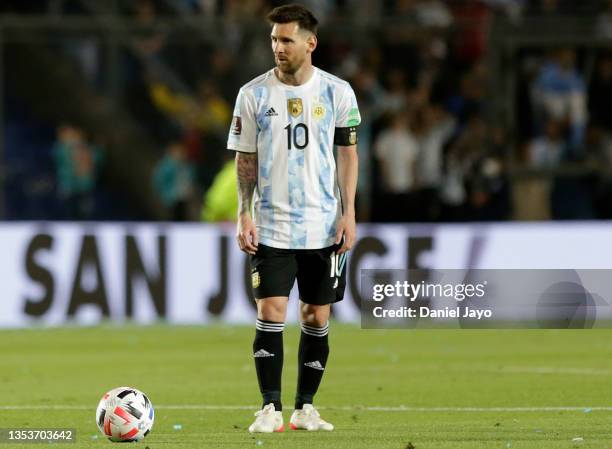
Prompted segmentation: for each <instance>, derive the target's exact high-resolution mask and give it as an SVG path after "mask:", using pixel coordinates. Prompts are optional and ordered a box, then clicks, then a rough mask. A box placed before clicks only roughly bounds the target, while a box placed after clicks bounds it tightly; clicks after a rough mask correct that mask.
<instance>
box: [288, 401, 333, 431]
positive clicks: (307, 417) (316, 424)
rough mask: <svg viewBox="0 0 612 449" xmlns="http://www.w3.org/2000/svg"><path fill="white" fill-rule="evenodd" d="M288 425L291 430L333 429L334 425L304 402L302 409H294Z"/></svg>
mask: <svg viewBox="0 0 612 449" xmlns="http://www.w3.org/2000/svg"><path fill="white" fill-rule="evenodd" d="M289 426H290V427H291V428H292V429H293V430H310V431H315V430H327V431H331V430H334V426H333V424H331V423H328V422H327V421H325V420H324V419H323V418H321V415H319V412H318V411H317V409H316V408H314V407H313V406H312V404H304V406H303V407H302V410H294V411H293V415H291V420H290V421H289Z"/></svg>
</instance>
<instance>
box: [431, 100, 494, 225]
mask: <svg viewBox="0 0 612 449" xmlns="http://www.w3.org/2000/svg"><path fill="white" fill-rule="evenodd" d="M487 138H488V133H487V124H486V122H485V121H484V118H483V117H482V116H481V115H480V113H478V112H472V113H471V114H470V116H469V118H468V120H467V124H466V126H465V130H464V132H463V134H461V135H460V136H459V138H458V139H457V140H456V141H455V143H454V144H453V145H452V146H451V147H450V149H449V150H448V154H447V156H446V161H445V162H446V164H445V165H446V170H445V176H444V179H443V183H442V189H441V200H442V219H443V220H445V221H464V220H467V219H469V198H468V190H467V183H468V178H469V176H470V173H471V171H472V170H473V167H474V165H475V163H476V162H477V161H478V160H479V159H480V158H481V157H482V156H483V152H484V151H485V148H486V147H487Z"/></svg>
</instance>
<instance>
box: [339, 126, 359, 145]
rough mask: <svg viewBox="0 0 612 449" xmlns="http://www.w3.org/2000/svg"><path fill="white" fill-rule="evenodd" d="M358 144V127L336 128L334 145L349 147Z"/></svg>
mask: <svg viewBox="0 0 612 449" xmlns="http://www.w3.org/2000/svg"><path fill="white" fill-rule="evenodd" d="M355 144H357V127H356V126H347V127H346V128H336V132H335V133H334V145H341V146H344V147H348V146H350V145H355Z"/></svg>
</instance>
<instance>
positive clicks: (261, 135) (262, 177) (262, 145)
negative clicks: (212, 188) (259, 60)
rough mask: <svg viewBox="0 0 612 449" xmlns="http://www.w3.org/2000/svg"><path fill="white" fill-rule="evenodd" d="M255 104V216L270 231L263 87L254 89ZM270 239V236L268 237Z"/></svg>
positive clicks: (269, 135) (269, 155) (265, 94)
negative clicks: (256, 166)
mask: <svg viewBox="0 0 612 449" xmlns="http://www.w3.org/2000/svg"><path fill="white" fill-rule="evenodd" d="M254 93H255V104H257V112H256V119H257V127H258V131H257V142H258V145H257V147H258V149H259V150H258V151H259V154H258V161H257V162H258V164H259V166H258V174H259V179H258V182H257V190H258V193H259V201H258V207H257V216H258V218H259V220H258V221H259V222H260V223H266V226H269V228H268V229H271V228H272V227H273V226H274V208H273V207H272V180H271V179H270V176H271V173H272V156H273V151H272V130H271V126H270V117H266V116H265V113H266V111H265V105H266V103H267V99H268V96H269V91H268V88H267V87H265V86H261V87H257V88H256V89H255V92H254ZM270 237H271V236H270Z"/></svg>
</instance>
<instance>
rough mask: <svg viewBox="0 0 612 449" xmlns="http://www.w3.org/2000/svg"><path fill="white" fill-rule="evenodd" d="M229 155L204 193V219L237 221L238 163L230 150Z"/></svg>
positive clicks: (210, 220) (209, 220)
mask: <svg viewBox="0 0 612 449" xmlns="http://www.w3.org/2000/svg"><path fill="white" fill-rule="evenodd" d="M228 154H229V156H226V159H227V160H226V162H225V165H223V168H222V169H221V171H220V172H219V173H217V176H215V179H214V180H213V182H212V185H211V186H210V188H209V189H208V191H207V192H206V194H205V195H204V204H203V206H202V216H201V218H202V221H207V222H220V221H231V222H235V221H236V218H237V217H238V189H237V188H236V185H237V180H236V164H235V162H234V158H233V157H231V156H233V154H231V153H230V152H229V151H228Z"/></svg>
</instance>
